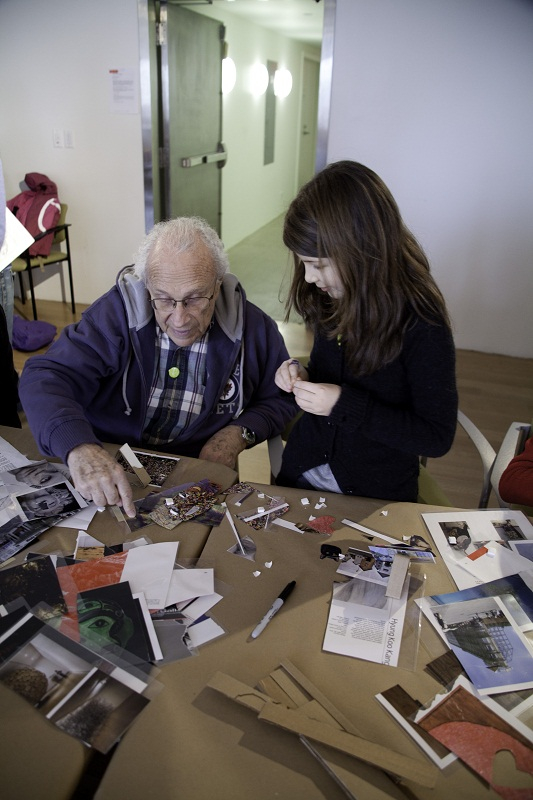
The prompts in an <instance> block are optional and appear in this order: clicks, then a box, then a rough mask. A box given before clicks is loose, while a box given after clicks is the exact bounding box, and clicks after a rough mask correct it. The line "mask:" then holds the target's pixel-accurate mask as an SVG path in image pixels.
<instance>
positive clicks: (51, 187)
mask: <svg viewBox="0 0 533 800" xmlns="http://www.w3.org/2000/svg"><path fill="white" fill-rule="evenodd" d="M24 183H25V184H26V186H27V187H28V189H31V191H32V192H44V193H46V194H57V186H56V184H55V183H54V182H53V181H51V180H50V178H49V177H48V175H43V174H42V173H41V172H28V173H26V175H25V176H24Z"/></svg>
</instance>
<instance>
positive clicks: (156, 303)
mask: <svg viewBox="0 0 533 800" xmlns="http://www.w3.org/2000/svg"><path fill="white" fill-rule="evenodd" d="M217 283H218V281H217V282H216V283H215V286H214V288H213V292H212V294H210V295H209V297H186V298H185V299H184V300H174V298H173V297H151V298H150V305H151V306H152V308H153V309H154V311H159V312H161V313H162V314H172V312H173V311H174V310H175V308H176V306H177V305H178V303H181V304H182V306H183V308H185V309H187V310H189V311H199V312H201V311H206V310H207V308H208V306H209V303H210V302H211V300H212V299H213V297H214V296H215V292H216V286H217Z"/></svg>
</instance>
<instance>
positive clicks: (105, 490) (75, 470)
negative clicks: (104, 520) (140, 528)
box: [67, 444, 135, 517]
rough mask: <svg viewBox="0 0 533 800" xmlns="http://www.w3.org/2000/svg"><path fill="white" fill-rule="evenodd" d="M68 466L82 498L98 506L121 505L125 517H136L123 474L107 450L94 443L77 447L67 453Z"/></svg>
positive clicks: (126, 480) (129, 488)
mask: <svg viewBox="0 0 533 800" xmlns="http://www.w3.org/2000/svg"><path fill="white" fill-rule="evenodd" d="M67 465H68V468H69V470H70V474H71V475H72V480H73V481H74V486H75V487H76V489H77V490H78V492H79V493H80V494H81V495H82V497H84V498H85V499H86V500H92V501H93V503H94V504H95V505H97V506H101V507H102V506H107V505H119V506H122V508H123V509H124V512H125V513H126V514H127V515H128V517H134V516H135V506H134V505H133V494H132V491H131V486H130V484H129V481H128V479H127V477H126V473H125V472H124V470H123V469H122V467H121V466H120V464H118V463H117V462H116V461H115V459H114V458H113V456H111V455H110V454H109V453H108V452H107V451H106V450H104V449H103V448H102V447H100V446H99V445H97V444H80V445H79V447H75V448H74V450H71V451H70V453H69V455H68V458H67Z"/></svg>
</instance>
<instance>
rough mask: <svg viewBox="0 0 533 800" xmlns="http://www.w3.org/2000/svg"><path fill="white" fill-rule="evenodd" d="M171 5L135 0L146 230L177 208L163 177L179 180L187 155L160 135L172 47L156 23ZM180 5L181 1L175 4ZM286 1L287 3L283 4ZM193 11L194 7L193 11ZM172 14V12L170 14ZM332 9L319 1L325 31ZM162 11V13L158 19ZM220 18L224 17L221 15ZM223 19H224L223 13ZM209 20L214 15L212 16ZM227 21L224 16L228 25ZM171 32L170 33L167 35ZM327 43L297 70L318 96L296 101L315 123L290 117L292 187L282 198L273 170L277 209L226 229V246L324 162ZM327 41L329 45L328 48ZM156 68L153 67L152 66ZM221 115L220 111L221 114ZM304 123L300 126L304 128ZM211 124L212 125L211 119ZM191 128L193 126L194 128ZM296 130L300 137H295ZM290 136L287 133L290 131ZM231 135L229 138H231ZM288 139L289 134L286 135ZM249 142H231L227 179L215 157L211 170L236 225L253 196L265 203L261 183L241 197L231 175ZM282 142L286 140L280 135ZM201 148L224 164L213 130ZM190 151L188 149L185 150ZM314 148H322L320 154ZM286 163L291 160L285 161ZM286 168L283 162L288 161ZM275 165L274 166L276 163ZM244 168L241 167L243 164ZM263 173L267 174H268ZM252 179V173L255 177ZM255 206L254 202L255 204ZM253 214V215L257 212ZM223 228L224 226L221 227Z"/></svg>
mask: <svg viewBox="0 0 533 800" xmlns="http://www.w3.org/2000/svg"><path fill="white" fill-rule="evenodd" d="M171 5H173V1H172V0H168V2H167V0H139V1H138V8H139V29H140V50H141V98H142V114H143V128H142V130H143V158H144V176H145V225H146V229H147V230H149V229H150V228H151V227H152V226H153V224H154V223H155V222H157V221H159V220H160V219H163V218H165V217H166V216H169V215H171V214H175V213H176V211H175V210H174V209H173V208H172V205H173V200H172V198H171V199H170V200H169V194H170V195H172V190H170V191H169V188H168V177H167V175H166V172H171V173H175V172H177V173H180V172H181V175H179V178H180V179H182V178H183V173H184V171H185V170H184V169H183V167H182V166H181V163H182V159H183V158H186V157H187V156H188V155H190V153H189V152H187V153H181V152H179V153H177V159H178V160H177V161H176V158H175V157H174V156H173V153H172V144H171V146H170V150H169V147H168V139H169V138H170V134H169V135H168V138H167V140H165V139H164V137H163V138H162V135H161V130H162V125H163V123H164V122H165V119H164V117H165V114H167V116H168V115H169V114H170V113H171V111H169V109H167V110H165V108H164V104H163V99H162V96H161V95H160V93H161V91H167V90H168V87H165V85H164V80H165V78H164V76H165V68H167V73H166V74H167V78H166V80H167V82H170V80H171V78H170V75H171V72H172V70H170V71H169V70H168V67H166V64H165V47H166V48H167V50H168V51H170V50H171V43H169V42H168V41H167V42H166V43H165V36H168V28H167V29H166V28H165V26H163V25H161V24H160V19H161V10H163V11H164V10H165V9H168V10H169V9H170V6H171ZM179 5H180V6H181V4H179ZM287 5H289V4H288V3H287ZM174 10H175V11H179V12H185V11H187V13H188V14H189V15H192V14H194V13H195V12H193V11H192V10H191V11H189V10H187V9H184V8H183V7H177V6H174ZM195 10H196V9H195ZM216 10H217V9H216V8H215V9H214V11H213V12H212V15H211V16H216ZM172 13H173V12H172ZM334 13H335V0H324V35H325V34H326V31H331V30H332V20H333V19H334ZM164 16H165V15H164V14H163V17H164ZM195 16H200V15H199V14H195ZM222 16H223V15H222ZM224 19H227V17H224ZM211 21H212V22H214V20H213V19H211ZM227 24H229V20H228V23H227ZM171 35H172V34H171ZM222 40H223V35H222V36H221V41H222ZM326 42H327V43H328V46H327V47H326V48H324V47H322V52H321V53H320V52H319V54H318V55H317V56H316V58H317V59H318V58H320V63H319V61H318V60H315V61H314V62H313V60H312V58H311V59H305V61H306V63H305V64H304V62H303V61H302V69H304V72H305V74H304V81H305V82H306V84H307V85H308V86H309V85H310V82H312V81H313V80H314V81H315V82H316V81H317V80H318V79H319V80H320V94H319V99H318V100H317V98H316V95H315V97H314V98H313V97H312V93H311V92H310V91H309V90H307V91H305V92H304V94H305V96H304V97H302V102H301V113H302V114H303V115H304V116H307V117H308V119H310V115H311V116H312V115H313V114H314V120H313V122H315V124H309V122H307V123H306V122H305V121H304V120H303V118H301V117H300V115H299V114H296V115H295V119H294V126H293V127H292V128H291V130H292V131H293V132H294V142H295V144H294V151H293V153H294V154H293V155H292V157H291V158H292V164H293V169H294V173H293V178H292V185H291V186H289V187H287V186H286V185H285V187H284V189H283V196H282V195H281V187H280V185H279V183H278V181H277V180H275V179H273V174H272V173H271V175H270V180H269V183H268V187H267V188H268V191H270V197H269V198H268V199H269V200H270V206H272V200H273V195H274V192H276V193H277V194H276V196H277V197H278V207H277V208H276V209H275V211H274V213H270V207H269V215H268V216H267V214H265V215H264V217H265V218H264V221H262V220H255V219H254V220H253V221H252V223H255V224H250V225H249V230H248V231H247V232H244V233H243V232H242V231H241V230H240V229H239V230H236V227H237V226H234V228H232V229H231V230H230V231H229V233H226V236H225V239H226V241H225V243H226V246H227V247H232V246H233V245H234V244H236V243H237V242H239V241H241V240H242V238H243V236H244V237H246V236H248V235H250V234H251V233H252V232H253V231H255V230H258V229H259V228H260V227H261V226H262V225H264V224H266V223H267V222H268V220H270V219H273V218H274V217H275V216H277V215H278V214H280V213H283V210H284V208H285V207H286V203H288V202H289V201H290V199H292V196H293V195H294V191H295V189H297V188H298V187H299V185H300V183H302V182H305V180H308V179H309V178H310V177H312V174H314V171H316V169H317V168H319V165H320V164H321V162H324V163H325V144H326V142H327V136H325V130H324V125H323V122H321V120H323V119H327V118H328V116H329V113H328V112H329V91H328V89H329V87H330V82H331V61H332V37H331V36H327V37H326ZM329 45H331V46H329ZM197 61H198V58H197V56H196V57H195V52H194V50H193V52H191V53H190V54H189V62H193V63H194V65H196V63H197ZM324 61H326V68H325V69H324ZM155 67H157V69H156V68H155ZM194 70H196V66H194V67H193V71H194ZM161 74H162V75H163V85H162V86H161V78H159V77H158V76H159V75H161ZM315 91H316V83H315ZM169 103H170V101H169ZM317 109H318V134H317V126H316V118H317ZM220 113H221V112H220ZM227 119H228V120H233V119H235V116H234V114H233V113H228V115H227ZM300 119H302V122H303V124H302V125H299V121H300ZM304 126H305V127H304ZM210 127H211V128H213V127H214V125H213V124H212V123H211V124H210ZM172 128H174V125H172ZM196 130H198V129H197V127H196ZM299 133H300V134H301V135H299ZM289 135H290V134H289ZM233 138H234V137H233ZM291 139H292V135H291ZM250 141H253V140H250V139H248V142H247V143H246V144H245V145H244V146H243V148H242V152H241V148H240V146H236V144H235V141H233V147H232V148H230V149H232V150H233V152H230V153H229V154H228V159H229V160H230V163H231V169H230V172H231V171H232V170H233V173H232V177H231V178H230V175H229V174H228V176H227V178H224V170H221V169H220V168H219V166H217V162H216V161H215V167H214V170H213V171H215V172H217V173H218V174H217V177H218V180H219V182H220V181H223V182H224V196H223V207H226V208H228V207H231V209H232V213H233V216H234V218H235V219H238V220H239V224H240V223H241V220H244V219H246V218H247V217H248V214H249V210H250V209H253V208H254V204H255V203H256V198H261V207H264V204H265V198H266V193H265V191H263V190H262V184H261V182H260V181H255V183H254V184H253V189H251V195H250V197H248V196H246V197H245V195H244V194H243V192H242V184H240V185H237V181H235V179H234V178H233V175H235V167H234V165H235V163H236V161H235V159H237V158H238V159H239V160H240V161H241V162H242V163H243V164H244V165H246V164H247V163H248V162H247V161H246V160H243V159H245V157H246V154H247V149H249V142H250ZM284 141H286V139H284ZM201 149H202V153H200V152H199V149H198V150H196V151H195V150H193V151H192V154H193V155H198V156H202V155H203V156H206V155H209V154H210V155H211V156H214V157H215V159H216V158H217V157H220V158H221V160H222V163H223V159H224V154H223V153H222V151H223V146H222V143H221V134H220V132H219V131H217V135H216V137H215V141H213V142H212V143H210V145H209V146H206V147H204V148H201ZM189 150H190V148H189ZM319 151H322V155H321V154H320V152H319ZM289 163H290V162H289ZM287 166H288V164H287ZM276 167H277V165H276ZM244 169H246V166H245V167H244ZM195 170H196V171H197V174H200V170H201V171H202V172H203V166H201V167H200V166H197V167H191V168H189V174H190V175H191V180H192V176H193V174H194V171H195ZM291 171H292V170H287V169H286V166H284V173H283V174H284V176H285V179H286V177H287V175H289V173H290V172H291ZM267 177H268V176H267ZM170 180H171V183H172V181H174V182H175V181H176V180H177V177H176V176H175V175H174V174H171V178H170ZM254 180H255V176H254ZM219 191H220V187H219V188H218V189H217V190H216V191H210V190H206V189H205V188H203V189H202V190H201V192H200V194H204V195H205V194H206V193H208V194H209V195H210V196H211V197H212V196H213V195H217V196H219ZM235 191H236V192H237V198H235V197H234V192H235ZM188 195H189V192H188V191H186V192H181V196H182V197H184V196H185V197H186V198H187V197H188ZM280 197H281V198H282V203H281V205H279V198H280ZM238 201H240V207H239V208H238V209H237V208H236V203H237V202H238ZM174 207H175V208H176V204H175V203H174ZM255 208H256V209H257V208H258V206H256V205H255ZM178 213H182V214H188V213H198V214H199V215H200V216H208V215H207V214H204V212H202V211H198V209H197V207H194V210H193V211H190V210H189V209H188V208H187V207H183V206H179V212H178ZM218 216H219V219H220V209H219V212H218ZM256 216H257V215H256ZM209 221H210V222H211V224H213V217H212V216H211V217H210V219H209ZM213 227H215V228H217V230H220V224H217V223H216V221H215V224H213ZM227 230H228V228H227V225H226V231H227Z"/></svg>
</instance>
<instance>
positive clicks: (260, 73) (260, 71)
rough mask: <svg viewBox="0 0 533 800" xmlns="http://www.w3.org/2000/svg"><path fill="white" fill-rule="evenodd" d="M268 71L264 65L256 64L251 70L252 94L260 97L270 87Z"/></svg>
mask: <svg viewBox="0 0 533 800" xmlns="http://www.w3.org/2000/svg"><path fill="white" fill-rule="evenodd" d="M268 81H269V76H268V70H267V68H266V67H265V65H264V64H254V65H253V66H252V67H251V68H250V85H251V90H252V94H253V95H255V96H256V97H260V96H261V95H262V94H264V93H265V92H266V90H267V87H268Z"/></svg>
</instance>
